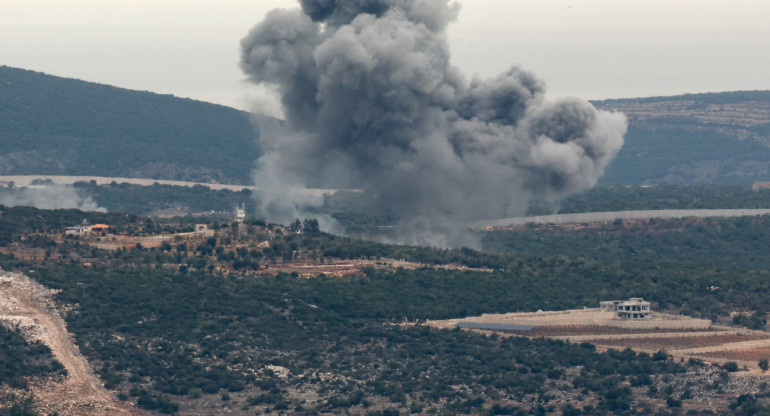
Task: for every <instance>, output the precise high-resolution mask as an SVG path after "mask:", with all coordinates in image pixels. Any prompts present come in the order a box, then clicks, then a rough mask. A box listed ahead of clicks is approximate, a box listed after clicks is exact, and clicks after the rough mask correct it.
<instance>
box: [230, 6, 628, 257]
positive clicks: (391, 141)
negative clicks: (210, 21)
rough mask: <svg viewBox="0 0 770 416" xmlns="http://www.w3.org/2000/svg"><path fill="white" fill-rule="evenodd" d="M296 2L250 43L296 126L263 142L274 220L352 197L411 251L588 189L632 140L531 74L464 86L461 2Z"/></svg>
mask: <svg viewBox="0 0 770 416" xmlns="http://www.w3.org/2000/svg"><path fill="white" fill-rule="evenodd" d="M300 5H301V7H300V8H298V9H294V10H283V9H278V10H273V11H271V12H270V13H268V14H267V16H266V18H265V20H264V21H262V22H261V23H259V24H257V25H256V26H255V27H254V28H253V29H252V30H251V31H250V33H249V34H248V35H247V36H246V37H245V38H244V39H243V40H242V41H241V47H242V53H241V67H242V69H243V71H244V73H245V74H246V75H247V77H248V79H249V80H250V81H251V82H254V83H257V84H264V85H268V86H271V87H272V88H275V89H277V91H278V92H279V93H280V95H281V97H282V99H281V103H282V106H283V110H284V114H285V116H286V118H287V122H288V123H287V124H288V126H289V132H288V133H285V134H280V135H265V134H263V136H262V138H261V139H260V140H261V146H262V149H263V151H264V155H263V156H262V157H261V158H260V159H259V161H258V168H257V171H256V185H257V186H258V187H260V188H261V189H263V190H265V193H264V194H263V195H262V198H263V201H262V209H263V214H265V215H266V216H267V217H268V219H269V220H271V221H278V222H284V223H286V222H288V221H291V220H292V219H293V218H296V217H300V216H301V215H302V213H303V209H307V207H308V206H312V205H313V204H314V203H318V200H317V199H316V200H314V199H313V198H312V197H311V196H309V195H308V194H306V193H302V192H300V191H298V190H299V189H302V188H305V187H313V188H357V189H362V190H364V192H367V193H369V194H371V195H373V201H374V203H373V204H372V207H371V209H373V210H382V209H385V210H388V211H390V212H394V213H396V214H398V216H400V217H401V218H405V219H409V220H408V224H404V225H405V227H403V229H404V230H406V229H409V230H412V231H413V232H414V233H415V234H413V235H411V236H407V238H408V239H409V240H410V241H407V242H413V243H429V244H434V245H447V244H451V243H452V242H451V241H449V240H447V238H451V234H453V232H452V227H453V226H451V225H450V224H461V223H463V222H466V221H470V220H479V219H487V218H503V217H510V216H516V215H521V214H522V213H523V212H524V210H525V209H526V208H527V205H528V203H529V201H530V200H531V199H532V198H534V197H537V198H539V199H544V200H548V201H558V200H559V199H561V198H564V197H565V196H566V195H568V194H571V193H574V192H577V191H581V190H584V189H587V188H590V187H592V186H593V185H594V184H595V183H596V180H597V178H598V177H599V176H601V175H602V173H603V171H604V169H605V167H606V166H607V164H608V163H609V161H610V160H611V159H612V158H613V157H614V155H615V154H616V153H617V152H618V150H619V149H620V147H621V146H622V144H623V135H624V134H625V131H626V119H625V117H624V116H623V115H621V114H617V113H608V112H603V111H597V110H596V109H595V108H594V107H593V106H591V105H590V104H589V103H587V102H585V101H580V100H577V99H567V100H560V101H556V102H549V101H546V100H545V99H544V97H543V95H544V84H543V82H541V81H540V80H538V79H537V78H536V77H535V76H534V75H533V74H531V73H529V72H527V71H524V70H521V69H519V68H517V67H513V68H511V69H510V70H508V71H506V72H505V73H503V74H501V75H499V76H497V77H495V78H492V79H480V78H476V77H474V78H472V79H471V80H470V81H469V80H467V79H466V78H465V77H464V76H463V75H462V74H461V73H460V72H459V71H458V70H457V69H456V68H455V67H453V66H452V65H451V64H450V54H449V46H448V44H447V40H446V35H445V28H446V26H447V24H449V23H450V22H452V21H453V20H454V19H455V18H456V17H457V15H458V12H459V7H458V5H457V4H455V3H450V2H449V1H448V0H300ZM433 237H438V239H434V238H433ZM442 239H443V241H442Z"/></svg>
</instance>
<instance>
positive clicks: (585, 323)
mask: <svg viewBox="0 0 770 416" xmlns="http://www.w3.org/2000/svg"><path fill="white" fill-rule="evenodd" d="M460 322H475V323H491V324H509V325H531V326H534V328H532V329H531V330H522V331H505V332H502V333H501V335H503V336H527V337H548V338H555V339H561V340H565V341H568V342H588V343H591V344H594V345H596V346H597V347H598V348H600V349H609V348H614V349H625V348H631V349H633V350H635V351H638V352H646V353H655V352H657V351H665V352H666V353H668V354H670V355H672V356H674V357H677V358H680V359H690V358H693V359H699V360H702V361H705V362H716V363H724V362H727V361H735V362H737V363H738V364H739V365H740V366H745V367H747V368H751V369H757V368H758V367H757V362H758V361H759V360H760V359H762V358H767V359H770V333H767V332H763V331H751V330H747V329H741V328H732V327H725V326H717V325H712V324H711V321H708V320H705V319H695V318H690V317H686V316H681V315H669V314H662V313H653V317H652V318H651V319H648V320H622V319H617V318H615V314H614V313H612V312H604V311H601V310H600V309H574V310H567V311H546V312H542V311H539V312H534V313H507V314H484V315H481V316H474V317H467V318H462V319H448V320H440V321H428V322H427V325H430V326H434V327H437V328H447V329H449V328H454V327H456V326H457V325H458V324H459V323H460ZM472 330H473V331H477V332H486V333H491V332H494V331H489V330H479V329H472Z"/></svg>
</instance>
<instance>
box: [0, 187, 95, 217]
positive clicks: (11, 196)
mask: <svg viewBox="0 0 770 416" xmlns="http://www.w3.org/2000/svg"><path fill="white" fill-rule="evenodd" d="M0 204H2V205H5V206H8V207H14V206H30V207H35V208H40V209H73V208H74V209H79V210H81V211H97V212H107V210H106V209H105V208H103V207H100V206H99V205H98V204H97V203H96V202H95V201H94V200H93V199H92V198H91V197H90V196H84V195H82V194H81V193H80V191H79V190H78V189H77V188H75V187H74V186H72V185H46V186H39V187H21V188H14V189H9V188H0Z"/></svg>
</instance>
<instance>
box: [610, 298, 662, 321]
mask: <svg viewBox="0 0 770 416" xmlns="http://www.w3.org/2000/svg"><path fill="white" fill-rule="evenodd" d="M599 305H600V306H601V308H602V310H603V311H605V312H614V313H615V314H617V317H618V318H620V319H647V318H650V317H651V316H652V310H651V309H650V302H647V301H646V300H644V299H642V298H630V299H628V300H608V301H605V302H600V303H599Z"/></svg>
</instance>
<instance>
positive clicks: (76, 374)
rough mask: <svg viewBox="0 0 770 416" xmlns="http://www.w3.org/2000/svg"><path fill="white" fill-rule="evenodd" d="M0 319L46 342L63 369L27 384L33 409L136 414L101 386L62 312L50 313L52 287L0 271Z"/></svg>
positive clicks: (82, 413) (57, 411) (25, 333)
mask: <svg viewBox="0 0 770 416" xmlns="http://www.w3.org/2000/svg"><path fill="white" fill-rule="evenodd" d="M0 290H1V292H0V320H1V321H3V323H7V324H10V325H12V326H16V327H18V328H20V329H21V330H22V333H23V334H24V335H25V337H27V338H28V339H32V340H39V341H41V342H42V343H44V344H45V345H47V346H48V347H49V348H50V349H51V352H52V353H53V355H54V357H56V359H57V360H58V361H59V362H61V363H62V364H63V365H64V368H66V369H67V377H66V379H64V380H63V381H62V382H59V383H55V382H43V383H40V384H38V385H32V386H30V387H31V390H32V393H33V394H34V397H35V407H36V410H38V411H39V412H41V413H43V414H51V413H54V412H56V413H57V414H59V415H62V416H64V415H73V416H75V415H84V416H88V415H140V414H143V413H142V412H140V411H138V410H137V409H133V408H131V407H129V405H127V404H125V403H123V402H120V401H119V400H117V399H116V398H115V397H114V396H113V395H112V394H111V393H110V392H108V391H107V389H105V388H104V386H102V384H101V382H100V381H99V379H98V378H97V377H96V376H95V375H94V374H93V372H92V371H91V368H90V367H89V365H88V362H87V361H86V360H85V358H84V357H83V356H82V355H81V354H80V352H79V351H78V348H77V346H75V344H74V343H73V342H72V338H71V337H70V335H69V333H68V332H67V330H66V325H65V323H64V321H63V320H62V319H61V317H59V316H58V314H56V313H54V312H50V311H49V310H48V309H49V308H47V307H46V306H45V304H49V305H50V304H51V303H50V302H51V300H50V295H51V294H52V292H51V291H50V290H48V289H46V288H44V287H42V286H40V285H39V284H37V283H35V282H34V281H32V280H31V279H29V278H28V277H27V276H24V275H20V274H16V273H6V272H2V271H0Z"/></svg>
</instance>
